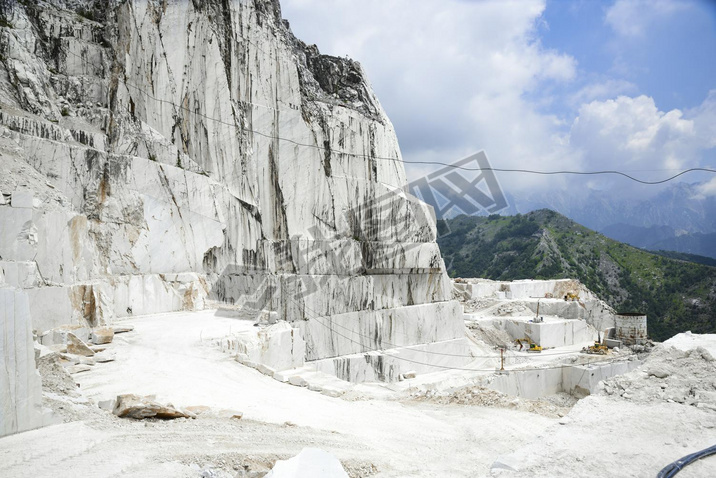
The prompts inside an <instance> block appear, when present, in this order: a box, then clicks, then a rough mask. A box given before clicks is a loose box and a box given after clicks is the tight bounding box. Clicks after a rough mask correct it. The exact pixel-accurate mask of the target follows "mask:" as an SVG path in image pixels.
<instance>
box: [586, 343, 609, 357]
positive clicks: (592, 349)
mask: <svg viewBox="0 0 716 478" xmlns="http://www.w3.org/2000/svg"><path fill="white" fill-rule="evenodd" d="M608 351H609V348H608V347H607V346H606V345H604V344H603V343H601V342H600V341H598V340H596V341H595V342H594V345H589V346H587V347H584V348H582V353H585V354H595V355H606V354H607V352H608Z"/></svg>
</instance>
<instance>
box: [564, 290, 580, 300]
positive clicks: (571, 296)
mask: <svg viewBox="0 0 716 478" xmlns="http://www.w3.org/2000/svg"><path fill="white" fill-rule="evenodd" d="M564 300H566V301H567V302H570V301H579V292H567V293H566V294H565V295H564Z"/></svg>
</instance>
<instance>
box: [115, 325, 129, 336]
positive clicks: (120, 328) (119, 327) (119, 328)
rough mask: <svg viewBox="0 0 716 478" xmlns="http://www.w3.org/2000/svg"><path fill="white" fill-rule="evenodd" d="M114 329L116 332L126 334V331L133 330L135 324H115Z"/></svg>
mask: <svg viewBox="0 0 716 478" xmlns="http://www.w3.org/2000/svg"><path fill="white" fill-rule="evenodd" d="M112 330H114V333H115V334H124V333H127V332H131V331H133V330H134V326H133V325H113V326H112Z"/></svg>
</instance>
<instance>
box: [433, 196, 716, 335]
mask: <svg viewBox="0 0 716 478" xmlns="http://www.w3.org/2000/svg"><path fill="white" fill-rule="evenodd" d="M438 228H439V230H440V231H441V232H442V234H441V235H440V238H439V240H438V243H439V245H440V248H441V251H442V254H443V256H444V257H445V260H446V263H447V264H448V271H449V273H450V275H451V276H453V277H455V276H463V277H484V278H487V279H494V280H516V279H528V278H533V279H557V278H575V279H579V280H580V281H582V282H583V283H584V284H585V285H586V286H587V287H589V288H590V289H592V290H593V291H594V292H595V293H597V294H598V295H599V296H600V297H602V298H603V299H604V300H605V301H606V302H607V303H609V304H610V305H611V306H612V307H614V308H616V309H617V310H619V311H629V312H634V311H639V312H644V313H646V314H647V315H648V316H649V317H650V320H649V329H650V335H651V336H652V337H653V338H655V339H657V340H665V339H667V338H669V337H671V336H672V335H674V334H676V333H678V332H683V331H686V330H692V331H693V332H695V333H697V332H698V333H708V332H714V331H716V321H714V319H713V317H714V316H716V267H711V266H707V265H703V264H696V263H690V262H684V261H683V260H677V259H672V258H668V257H664V256H662V255H658V254H654V253H651V252H647V251H644V250H641V249H638V248H635V247H633V246H630V245H628V244H623V243H620V242H618V241H615V240H613V239H610V238H608V237H606V236H605V235H603V234H601V233H598V232H596V231H593V230H590V229H588V228H586V227H584V226H582V225H580V224H578V223H576V222H574V221H572V220H571V219H568V218H567V217H565V216H563V215H561V214H559V213H557V212H554V211H551V210H548V209H540V210H538V211H533V212H530V213H528V214H524V215H516V216H498V215H492V216H487V217H474V216H473V217H468V216H458V217H456V218H453V219H449V220H447V221H444V220H443V221H440V222H439V224H438ZM448 228H449V231H450V232H449V233H448V232H447V231H448Z"/></svg>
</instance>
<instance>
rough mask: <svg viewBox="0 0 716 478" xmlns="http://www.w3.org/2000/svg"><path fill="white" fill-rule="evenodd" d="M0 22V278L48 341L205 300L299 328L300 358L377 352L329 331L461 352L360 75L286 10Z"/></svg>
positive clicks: (387, 134) (15, 17) (133, 4)
mask: <svg viewBox="0 0 716 478" xmlns="http://www.w3.org/2000/svg"><path fill="white" fill-rule="evenodd" d="M0 9H1V10H2V11H0V14H2V16H3V18H4V19H5V22H4V24H3V25H4V26H0V224H1V225H2V227H1V228H0V266H1V267H2V268H3V269H4V270H5V271H6V279H7V282H8V284H10V285H12V286H13V287H17V288H20V289H22V290H24V291H25V292H24V293H25V294H26V295H27V297H28V298H29V307H30V316H31V320H32V329H34V330H35V331H36V333H37V334H38V335H39V336H42V335H43V334H44V333H45V332H47V331H48V330H51V329H53V328H56V327H58V326H61V325H65V324H72V325H79V326H97V325H102V324H106V323H108V322H111V321H112V320H113V319H115V318H118V317H127V316H133V315H142V314H149V313H157V312H167V311H176V310H195V309H201V308H203V307H205V306H206V302H207V301H219V302H223V303H230V304H234V305H236V306H237V307H238V308H240V309H241V310H242V313H244V314H247V313H248V314H249V315H250V314H251V313H253V314H254V317H259V316H261V314H266V313H269V314H270V315H271V316H272V317H277V319H278V320H281V321H287V322H289V324H291V325H292V327H294V328H296V329H298V330H300V333H301V334H302V335H303V337H302V340H305V344H306V358H307V359H309V360H318V359H324V358H330V357H334V356H336V355H338V354H342V353H352V352H354V351H356V350H359V349H360V350H364V349H365V347H363V348H361V347H362V346H361V347H358V348H356V346H355V344H351V343H350V342H351V341H350V340H349V341H348V343H344V342H343V341H342V340H334V339H335V337H337V335H336V332H335V330H333V329H331V328H330V327H328V328H327V327H325V326H324V325H323V320H326V321H327V320H329V319H328V318H335V319H332V320H335V321H338V322H341V323H344V324H348V326H349V327H352V328H354V329H360V330H364V331H370V332H371V333H373V332H375V331H377V330H382V329H384V328H385V327H386V321H388V322H390V321H393V322H394V323H395V324H399V326H400V327H401V330H402V331H403V332H404V334H403V335H401V336H400V342H401V344H404V345H418V344H424V343H428V342H430V341H433V340H438V339H439V340H451V339H460V338H462V337H463V336H464V332H463V329H462V318H461V313H457V314H453V311H454V310H455V307H454V306H451V305H449V304H450V300H451V286H450V281H449V279H448V278H447V275H446V273H445V267H444V263H443V260H442V258H441V256H440V252H439V249H438V247H437V245H436V243H435V237H436V228H435V220H434V214H433V211H432V209H431V208H430V207H429V206H427V205H425V204H424V203H422V202H421V201H419V200H418V199H416V198H415V197H413V196H411V195H410V194H408V193H406V192H405V191H404V190H403V186H404V184H405V183H406V179H405V172H404V168H403V164H402V163H401V162H400V159H401V153H400V149H399V146H398V142H397V139H396V135H395V132H394V129H393V126H392V124H391V123H390V120H389V119H388V118H387V116H386V114H385V112H384V111H383V109H382V107H381V106H380V103H379V102H378V100H377V98H376V97H375V95H374V94H373V92H372V90H371V88H370V85H369V83H368V81H367V80H366V77H365V74H364V72H363V70H362V68H361V66H360V64H359V63H357V62H354V61H351V60H347V59H343V58H336V57H331V56H326V55H321V54H320V52H319V51H318V49H317V47H315V46H309V45H306V44H304V43H303V42H301V41H300V40H298V39H296V38H295V37H294V36H293V34H292V33H291V30H290V28H289V25H288V22H286V21H284V20H283V19H282V17H281V11H280V5H279V3H278V1H277V0H249V1H246V0H241V1H240V0H231V1H229V0H226V1H225V0H204V1H196V0H191V1H190V0H168V1H164V2H157V1H151V0H126V1H119V0H114V1H113V0H110V1H99V0H76V1H73V2H66V1H64V0H48V1H46V2H41V3H34V2H7V1H4V2H0ZM417 306H421V307H417ZM405 308H409V309H405ZM251 311H253V312H251ZM458 312H459V311H458ZM386 317H388V318H387V319H386ZM435 324H440V327H438V328H439V329H440V330H439V331H438V330H436V325H435ZM443 327H444V330H443ZM423 329H424V330H423ZM376 333H377V332H376ZM391 338H392V339H394V340H397V339H396V338H395V337H393V336H391ZM355 340H357V341H358V342H361V340H360V339H358V338H357V337H356V339H355ZM277 343H282V342H281V341H278V342H277Z"/></svg>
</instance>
